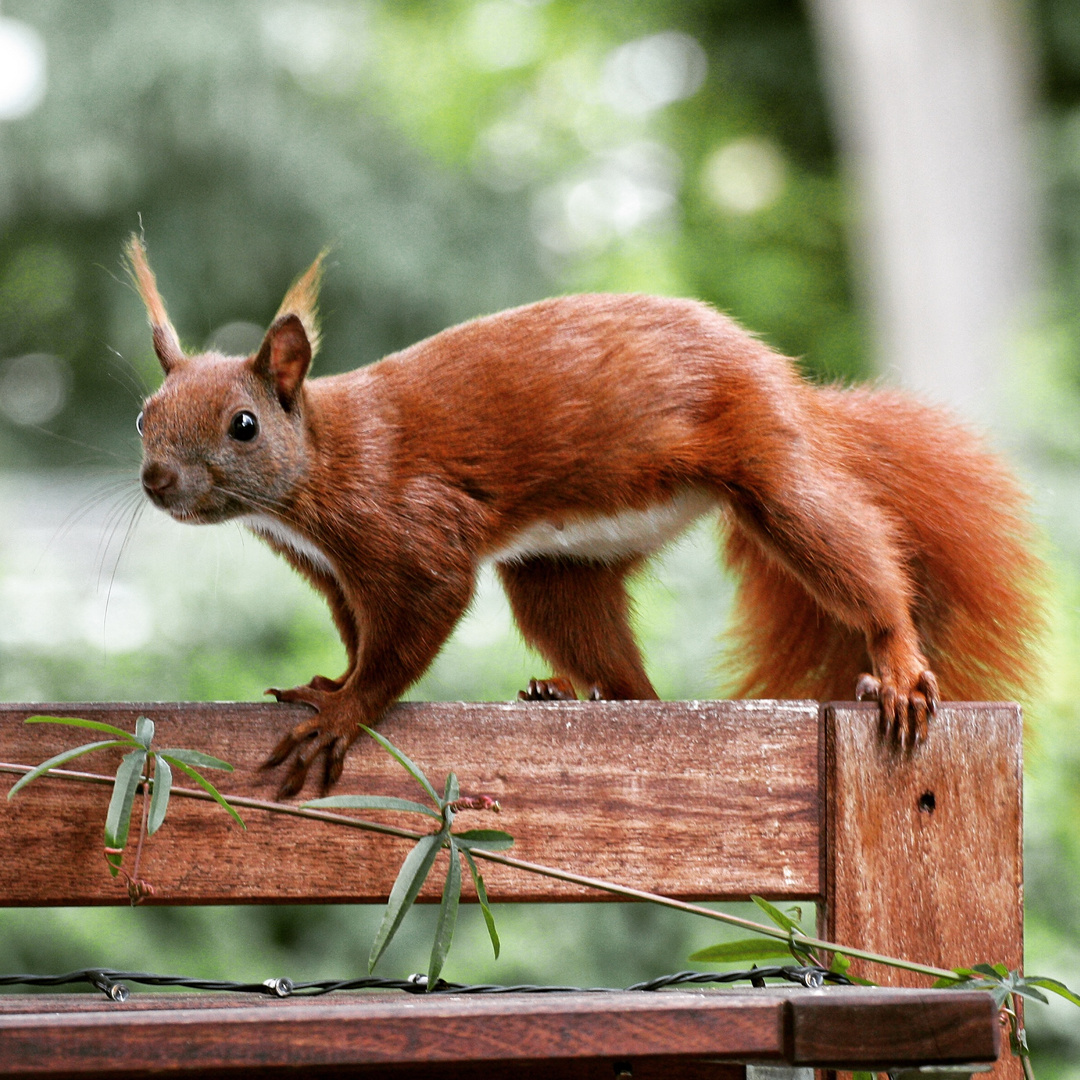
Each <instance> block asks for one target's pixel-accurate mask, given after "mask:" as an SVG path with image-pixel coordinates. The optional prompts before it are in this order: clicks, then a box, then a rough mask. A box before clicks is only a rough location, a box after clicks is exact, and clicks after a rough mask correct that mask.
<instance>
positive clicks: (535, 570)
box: [497, 556, 657, 700]
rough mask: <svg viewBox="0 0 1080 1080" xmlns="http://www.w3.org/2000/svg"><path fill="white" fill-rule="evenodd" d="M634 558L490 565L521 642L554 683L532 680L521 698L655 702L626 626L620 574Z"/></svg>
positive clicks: (623, 576)
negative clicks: (575, 696)
mask: <svg viewBox="0 0 1080 1080" xmlns="http://www.w3.org/2000/svg"><path fill="white" fill-rule="evenodd" d="M638 562H639V560H637V559H623V560H619V561H617V562H613V563H600V562H587V561H578V560H574V559H560V558H543V557H539V556H537V557H532V558H527V559H522V560H520V561H515V562H512V563H509V562H508V563H500V564H499V565H498V567H497V569H498V573H499V577H500V579H501V580H502V583H503V587H504V588H505V590H506V595H507V597H508V598H509V600H510V607H511V610H512V611H513V613H514V619H515V620H516V621H517V624H518V627H519V628H520V630H521V633H522V636H523V637H524V638H525V641H526V642H527V643H528V644H529V645H531V646H532V647H533V648H534V649H536V650H537V652H539V653H540V655H541V656H543V657H544V659H545V660H547V661H548V663H549V664H551V665H552V668H553V670H554V671H555V672H557V673H558V676H561V679H560V678H558V677H556V678H553V679H550V680H539V681H538V680H533V681H532V682H531V683H530V687H529V693H528V694H527V696H528V697H530V698H534V699H549V700H550V699H557V698H560V697H569V696H572V694H571V693H569V692H568V691H569V690H570V687H569V686H568V685H567V683H568V682H569V683H571V684H573V686H576V687H577V688H578V690H579V691H581V692H582V693H584V694H585V695H586V696H587V697H590V698H593V699H625V700H641V699H647V700H656V696H657V695H656V691H655V690H654V689H653V687H652V683H650V682H649V677H648V676H647V675H646V674H645V668H644V665H643V664H642V661H641V653H640V652H639V650H638V647H637V642H636V641H635V640H634V635H633V632H632V631H631V629H630V598H629V597H628V596H627V594H626V576H627V574H629V573H630V572H631V571H632V570H633V569H634V568H635V567H636V566H637V565H638Z"/></svg>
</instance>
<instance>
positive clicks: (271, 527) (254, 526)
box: [242, 514, 337, 578]
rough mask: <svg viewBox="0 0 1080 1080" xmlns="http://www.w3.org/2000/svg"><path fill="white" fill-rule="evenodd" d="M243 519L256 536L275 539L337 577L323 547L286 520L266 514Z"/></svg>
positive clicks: (250, 515) (326, 572) (316, 566)
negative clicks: (279, 519) (292, 526)
mask: <svg viewBox="0 0 1080 1080" xmlns="http://www.w3.org/2000/svg"><path fill="white" fill-rule="evenodd" d="M242 520H243V522H244V524H245V525H246V526H247V527H248V528H249V529H250V530H251V531H252V532H253V533H255V534H256V536H262V537H265V538H267V539H270V540H273V541H274V542H275V543H277V544H280V545H281V547H284V548H288V549H289V550H290V551H292V552H293V554H294V555H297V556H299V557H300V558H301V559H304V560H305V561H306V562H308V563H310V564H311V565H312V566H313V567H314V568H315V569H316V570H321V571H322V572H323V573H325V574H329V575H330V576H331V577H335V578H336V577H337V574H336V573H335V571H334V567H333V564H332V563H331V562H330V560H329V559H328V558H327V557H326V554H325V553H324V552H323V549H322V548H321V547H319V545H318V544H315V543H313V542H312V541H311V540H309V539H308V538H307V537H306V536H304V535H302V534H301V533H298V532H297V531H296V530H295V529H293V528H290V527H289V526H288V525H286V524H285V523H284V522H281V521H278V520H277V518H272V517H268V516H267V515H265V514H248V515H247V517H245V518H243V519H242Z"/></svg>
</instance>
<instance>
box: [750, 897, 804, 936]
mask: <svg viewBox="0 0 1080 1080" xmlns="http://www.w3.org/2000/svg"><path fill="white" fill-rule="evenodd" d="M750 899H751V900H753V901H754V903H755V904H757V906H758V907H759V908H761V910H762V911H764V912H765V914H766V915H768V916H769V918H770V919H772V921H773V922H774V923H776V925H777V926H779V927H780V928H781V929H782V930H789V931H791V932H792V933H796V934H802V933H803V932H804V931H803V928H802V927H801V926H800V925H799V924H798V923H797V922H796V921H795V920H794V919H793V918H791V916H789V915H785V914H784V913H783V912H782V911H781V910H780V909H779V908H777V907H774V906H773V905H772V904H770V903H769V901H768V900H764V899H762V897H760V896H751V897H750Z"/></svg>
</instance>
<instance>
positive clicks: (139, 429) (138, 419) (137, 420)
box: [135, 412, 143, 438]
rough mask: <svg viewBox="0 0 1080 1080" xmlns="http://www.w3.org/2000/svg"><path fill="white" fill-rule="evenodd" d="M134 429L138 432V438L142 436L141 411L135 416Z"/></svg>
mask: <svg viewBox="0 0 1080 1080" xmlns="http://www.w3.org/2000/svg"><path fill="white" fill-rule="evenodd" d="M135 430H136V431H137V432H138V433H139V438H142V433H143V414H142V412H140V413H139V415H138V416H136V417H135Z"/></svg>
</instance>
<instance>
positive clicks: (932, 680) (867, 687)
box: [855, 671, 940, 750]
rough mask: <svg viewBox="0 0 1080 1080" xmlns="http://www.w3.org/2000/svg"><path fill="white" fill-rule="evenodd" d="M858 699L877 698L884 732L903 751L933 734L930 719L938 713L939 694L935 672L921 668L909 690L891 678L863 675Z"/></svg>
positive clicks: (860, 679) (913, 747)
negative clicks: (902, 687)
mask: <svg viewBox="0 0 1080 1080" xmlns="http://www.w3.org/2000/svg"><path fill="white" fill-rule="evenodd" d="M855 700H856V701H876V702H878V703H879V704H880V706H881V734H882V737H883V738H884V739H885V740H886V741H888V742H892V743H895V744H896V745H898V746H899V747H900V749H901V750H908V749H912V750H914V749H915V747H916V746H918V745H919V744H920V743H924V742H926V740H927V738H928V737H929V735H930V718H931V717H932V716H933V715H934V714H935V713H936V712H937V707H938V702H939V700H940V695H939V693H938V684H937V678H936V677H935V675H934V673H933V672H932V671H922V672H920V673H919V674H918V676H917V677H916V678H915V679H914V680H912V681H911V683H910V684H909V686H908V687H907V689H906V690H904V689H901V687H900V686H898V685H897V683H896V682H895V681H894V680H892V679H890V678H880V679H879V678H877V677H876V676H874V675H860V676H859V681H858V683H857V684H856V686H855Z"/></svg>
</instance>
